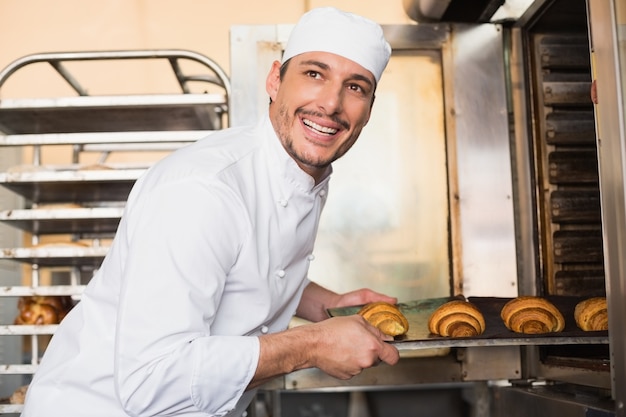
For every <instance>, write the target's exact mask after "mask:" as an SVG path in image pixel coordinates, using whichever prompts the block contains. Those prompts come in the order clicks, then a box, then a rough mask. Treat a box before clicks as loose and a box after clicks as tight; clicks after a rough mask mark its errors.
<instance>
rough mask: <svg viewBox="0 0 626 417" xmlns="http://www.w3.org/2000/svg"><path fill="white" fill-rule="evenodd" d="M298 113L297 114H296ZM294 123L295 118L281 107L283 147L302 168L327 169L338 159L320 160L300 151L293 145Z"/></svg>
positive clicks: (280, 119) (279, 132)
mask: <svg viewBox="0 0 626 417" xmlns="http://www.w3.org/2000/svg"><path fill="white" fill-rule="evenodd" d="M296 113H297V112H296ZM293 123H294V117H291V116H289V114H288V113H287V109H286V108H283V107H281V108H280V109H279V110H278V137H279V139H280V141H281V142H282V144H283V147H284V148H285V150H286V151H287V153H288V154H289V155H290V156H291V157H292V158H293V159H294V160H295V161H296V162H298V164H299V165H301V166H308V167H311V168H315V169H317V170H319V169H326V168H327V167H328V166H329V165H330V164H331V163H332V162H333V161H335V160H336V159H337V158H338V157H337V155H332V156H331V157H330V158H326V159H325V158H320V157H316V156H315V155H310V154H307V153H305V152H304V151H302V152H301V151H298V150H297V149H296V148H295V147H294V144H293V137H292V136H291V133H290V131H291V129H290V128H291V126H292V125H293Z"/></svg>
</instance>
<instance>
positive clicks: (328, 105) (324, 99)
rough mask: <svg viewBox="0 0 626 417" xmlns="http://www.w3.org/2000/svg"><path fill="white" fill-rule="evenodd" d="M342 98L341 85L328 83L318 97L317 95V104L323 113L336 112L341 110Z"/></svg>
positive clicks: (342, 89) (342, 90)
mask: <svg viewBox="0 0 626 417" xmlns="http://www.w3.org/2000/svg"><path fill="white" fill-rule="evenodd" d="M343 98H344V88H343V86H338V85H335V84H333V83H329V84H327V85H326V86H325V87H324V88H323V89H322V91H321V93H320V97H318V106H319V108H320V109H321V110H322V111H323V112H324V114H327V115H331V114H336V113H339V112H341V110H342V107H343Z"/></svg>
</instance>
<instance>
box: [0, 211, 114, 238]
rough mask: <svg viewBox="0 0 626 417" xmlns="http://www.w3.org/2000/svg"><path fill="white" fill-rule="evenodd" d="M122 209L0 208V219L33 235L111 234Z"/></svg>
mask: <svg viewBox="0 0 626 417" xmlns="http://www.w3.org/2000/svg"><path fill="white" fill-rule="evenodd" d="M123 211H124V208H123V207H95V208H66V209H63V208H61V209H45V208H38V209H30V210H5V211H0V222H3V223H5V224H7V225H9V226H13V227H16V228H18V229H21V230H25V231H28V232H31V233H34V234H63V233H67V234H75V233H79V234H82V233H94V234H98V233H108V234H112V233H114V232H115V231H116V230H117V225H118V224H119V221H120V218H121V216H122V213H123Z"/></svg>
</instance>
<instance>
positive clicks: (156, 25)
mask: <svg viewBox="0 0 626 417" xmlns="http://www.w3.org/2000/svg"><path fill="white" fill-rule="evenodd" d="M326 5H335V6H337V7H339V8H343V9H345V10H349V11H353V12H356V13H360V14H363V15H365V16H367V17H370V18H372V19H374V20H376V21H378V22H379V23H382V24H391V23H410V20H409V18H408V17H407V16H406V14H405V12H404V10H403V8H402V0H335V1H330V0H326V1H324V0H309V1H307V0H300V1H297V0H269V1H265V2H263V3H261V2H260V1H258V0H226V1H217V0H176V1H174V0H105V1H103V0H97V1H96V0H54V1H50V0H1V1H0V68H4V67H6V66H7V65H8V64H9V63H10V62H12V61H13V60H15V59H17V58H19V57H22V56H24V55H27V54H32V53H40V52H58V51H81V50H111V49H154V48H156V49H162V48H180V49H190V50H193V51H196V52H200V53H202V54H204V55H206V56H208V57H210V58H212V59H214V60H215V61H217V63H218V64H219V65H220V66H222V68H223V69H224V70H225V71H226V73H227V74H229V73H230V70H229V66H230V62H229V60H230V54H229V29H230V27H231V26H232V25H234V24H251V25H252V24H273V23H293V22H295V21H296V20H297V18H298V17H299V16H300V15H301V14H302V12H304V11H306V10H308V9H310V8H312V7H317V6H326ZM15 77H16V78H13V79H12V80H14V81H13V82H12V83H7V84H5V86H3V87H2V89H0V99H1V98H7V97H15V96H18V97H19V96H21V94H26V95H27V96H39V94H42V92H44V91H45V90H46V88H48V87H47V86H48V84H49V83H48V82H47V81H48V80H47V79H46V78H43V79H39V80H37V79H38V77H37V76H31V75H28V76H27V75H24V76H23V77H19V78H18V77H17V75H16V76H15ZM118 78H119V77H118Z"/></svg>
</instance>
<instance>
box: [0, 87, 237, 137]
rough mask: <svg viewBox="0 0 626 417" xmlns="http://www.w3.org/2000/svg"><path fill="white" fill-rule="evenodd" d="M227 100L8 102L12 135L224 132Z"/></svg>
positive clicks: (154, 97) (4, 121)
mask: <svg viewBox="0 0 626 417" xmlns="http://www.w3.org/2000/svg"><path fill="white" fill-rule="evenodd" d="M226 100H227V99H226V97H225V96H224V94H169V95H168V94H149V95H110V96H79V97H60V98H36V99H5V100H3V101H2V102H1V103H0V125H2V126H4V127H5V129H6V132H7V133H13V134H31V133H34V134H37V133H69V132H111V131H124V132H128V131H162V130H214V129H221V128H222V126H221V120H220V115H221V114H222V113H224V111H225V106H226V104H225V103H226Z"/></svg>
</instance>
